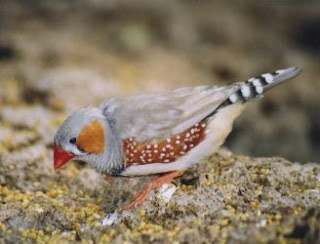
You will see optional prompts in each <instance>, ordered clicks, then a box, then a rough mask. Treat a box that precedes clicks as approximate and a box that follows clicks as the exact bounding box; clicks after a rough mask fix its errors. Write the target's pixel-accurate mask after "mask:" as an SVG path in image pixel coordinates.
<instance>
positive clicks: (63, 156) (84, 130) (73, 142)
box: [54, 107, 106, 169]
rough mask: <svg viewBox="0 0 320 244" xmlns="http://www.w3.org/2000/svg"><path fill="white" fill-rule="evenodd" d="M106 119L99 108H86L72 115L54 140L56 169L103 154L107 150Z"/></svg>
mask: <svg viewBox="0 0 320 244" xmlns="http://www.w3.org/2000/svg"><path fill="white" fill-rule="evenodd" d="M104 119H105V117H104V116H103V114H102V112H101V110H100V109H98V108H93V107H86V108H82V109H79V110H77V111H75V112H74V113H72V114H71V115H70V116H69V117H68V118H67V119H66V120H65V121H64V122H63V124H62V125H61V126H60V128H59V130H58V131H57V133H56V135H55V138H54V167H55V169H58V168H60V167H61V166H62V165H64V164H65V163H67V162H68V161H69V160H71V159H75V160H84V159H85V158H87V157H88V155H91V154H93V155H96V154H100V153H102V151H103V150H104V148H105V144H106V141H105V134H106V130H105V125H104V124H105V123H104Z"/></svg>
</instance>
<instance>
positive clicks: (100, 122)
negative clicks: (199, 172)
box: [53, 67, 302, 210]
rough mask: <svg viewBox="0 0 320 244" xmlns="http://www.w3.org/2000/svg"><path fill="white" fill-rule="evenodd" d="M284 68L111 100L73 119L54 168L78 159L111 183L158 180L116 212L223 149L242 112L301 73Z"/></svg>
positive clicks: (58, 145) (57, 140)
mask: <svg viewBox="0 0 320 244" xmlns="http://www.w3.org/2000/svg"><path fill="white" fill-rule="evenodd" d="M301 70H302V69H301V68H299V67H290V68H286V69H280V70H276V71H274V72H272V73H265V74H262V75H259V76H257V77H254V78H250V79H248V80H246V81H240V82H235V83H231V84H230V85H225V86H195V87H184V88H177V89H174V90H171V91H162V92H155V93H148V94H136V95H127V96H119V97H111V98H109V99H107V100H105V101H104V102H103V103H102V104H101V105H100V106H99V107H92V106H89V107H84V108H80V109H78V110H76V111H75V112H73V113H72V114H71V115H70V116H69V117H68V118H66V120H65V121H64V122H63V123H62V125H61V126H60V127H59V129H58V131H57V133H56V135H55V137H54V144H53V152H54V155H53V156H54V168H55V169H56V170H58V169H59V168H60V167H62V166H63V165H65V164H66V163H67V162H69V161H72V160H76V161H83V162H85V163H88V164H89V165H91V166H92V167H93V168H95V169H96V170H97V171H99V172H101V173H106V174H108V175H112V176H127V177H134V176H146V175H160V176H159V177H158V178H155V179H153V180H152V181H150V182H149V183H148V184H147V185H146V186H145V188H144V189H143V191H142V192H140V193H138V194H136V195H135V196H134V197H133V198H132V201H131V202H130V203H128V204H127V205H125V206H124V207H122V209H123V210H129V209H131V208H133V207H135V206H137V205H139V204H140V203H142V202H143V201H144V200H145V199H146V198H147V196H148V195H149V194H150V192H151V191H152V190H153V189H155V188H157V187H159V186H161V185H162V184H164V183H169V182H171V181H172V180H174V179H175V178H176V177H179V176H181V175H182V174H183V173H184V172H185V171H186V170H187V169H188V168H190V167H191V166H194V165H196V164H197V163H198V162H199V161H200V159H202V158H203V157H205V156H208V155H210V154H213V153H214V152H215V151H217V149H218V148H219V147H220V146H221V145H222V144H223V143H224V141H225V139H226V138H227V136H228V134H229V133H230V132H231V130H232V126H233V122H234V120H235V119H236V118H237V117H238V116H239V115H240V114H241V113H242V111H243V109H244V108H245V107H246V105H247V104H248V103H249V102H251V101H255V100H257V99H259V98H261V97H263V95H264V93H265V92H266V91H268V90H269V89H271V88H273V87H275V86H277V85H279V84H282V83H284V82H286V81H288V80H289V79H291V78H294V77H295V76H297V75H298V74H300V72H301Z"/></svg>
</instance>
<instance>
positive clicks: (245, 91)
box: [241, 85, 250, 97]
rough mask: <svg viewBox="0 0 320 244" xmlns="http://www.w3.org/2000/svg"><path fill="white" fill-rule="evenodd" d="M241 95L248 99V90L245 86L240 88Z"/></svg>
mask: <svg viewBox="0 0 320 244" xmlns="http://www.w3.org/2000/svg"><path fill="white" fill-rule="evenodd" d="M241 93H242V95H243V96H244V97H250V88H249V87H248V86H247V85H244V86H242V88H241Z"/></svg>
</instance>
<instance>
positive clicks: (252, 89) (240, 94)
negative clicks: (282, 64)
mask: <svg viewBox="0 0 320 244" xmlns="http://www.w3.org/2000/svg"><path fill="white" fill-rule="evenodd" d="M300 72H301V69H300V68H298V67H290V68H287V69H281V70H276V71H274V72H272V73H266V74H262V75H260V76H257V77H254V78H250V79H248V80H247V81H245V82H241V83H238V84H237V85H238V86H239V88H238V89H237V90H236V91H235V92H234V93H232V94H231V95H230V96H229V98H228V99H227V100H226V101H225V102H223V103H222V104H221V105H220V106H219V108H221V107H225V106H227V105H230V104H234V103H237V102H242V103H245V102H248V101H251V100H255V99H258V98H260V97H262V96H263V94H264V93H265V92H266V91H268V90H269V89H271V88H272V87H274V86H277V85H280V84H282V83H284V82H286V81H288V80H289V79H292V78H294V77H295V76H297V75H298V74H300Z"/></svg>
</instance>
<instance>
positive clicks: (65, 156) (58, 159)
mask: <svg viewBox="0 0 320 244" xmlns="http://www.w3.org/2000/svg"><path fill="white" fill-rule="evenodd" d="M53 158H54V163H53V164H54V169H55V170H57V169H59V168H60V167H62V166H63V165H64V164H65V163H67V162H68V161H69V160H71V159H72V158H74V154H73V153H70V152H67V151H65V150H63V149H62V148H60V147H58V146H56V145H55V146H54V147H53Z"/></svg>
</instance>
